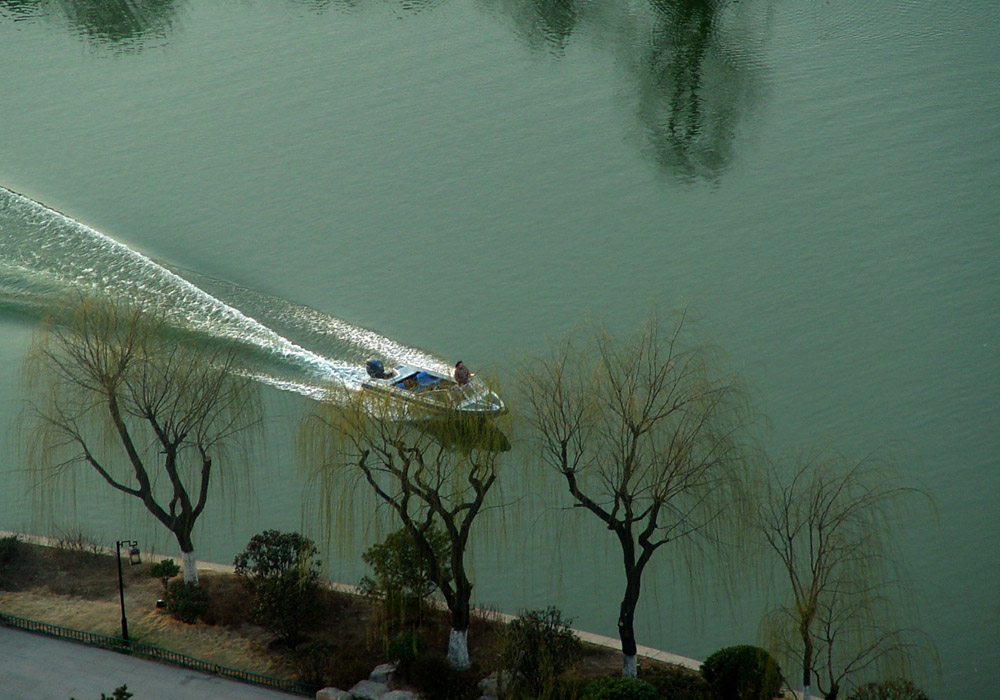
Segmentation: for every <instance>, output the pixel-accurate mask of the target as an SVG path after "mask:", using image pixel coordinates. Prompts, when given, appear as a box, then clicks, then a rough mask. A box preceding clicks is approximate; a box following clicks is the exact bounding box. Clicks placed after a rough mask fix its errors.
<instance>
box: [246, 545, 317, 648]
mask: <svg viewBox="0 0 1000 700" xmlns="http://www.w3.org/2000/svg"><path fill="white" fill-rule="evenodd" d="M317 554H318V550H317V549H316V546H315V545H314V544H313V542H312V540H310V539H309V538H308V537H303V536H302V535H300V534H299V533H297V532H291V533H282V532H278V531H277V530H266V531H265V532H262V533H260V534H258V535H254V536H253V537H252V538H251V539H250V542H249V543H248V544H247V546H246V549H245V550H243V552H242V553H241V554H239V555H237V557H236V559H235V561H234V564H235V566H236V573H237V575H239V576H240V577H241V578H242V579H243V581H244V582H245V583H246V585H247V587H248V588H249V589H250V592H251V593H253V596H254V604H253V614H254V617H255V619H256V620H257V621H258V622H259V623H260V624H262V625H264V627H266V628H267V629H268V630H269V631H270V632H272V633H274V634H275V635H277V636H278V637H279V638H280V639H281V640H282V641H284V642H286V643H287V644H289V645H291V646H294V645H295V644H296V643H297V642H298V641H300V640H301V638H302V632H303V631H304V630H306V629H308V628H309V627H311V626H313V625H314V624H315V621H316V607H317V606H318V605H319V560H317V559H316V555H317Z"/></svg>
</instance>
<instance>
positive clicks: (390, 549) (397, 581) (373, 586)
mask: <svg viewBox="0 0 1000 700" xmlns="http://www.w3.org/2000/svg"><path fill="white" fill-rule="evenodd" d="M426 537H427V540H428V541H429V542H430V545H431V548H432V549H433V550H434V552H435V555H436V557H437V560H438V561H439V562H442V563H445V562H447V561H448V560H449V558H450V556H451V543H450V540H449V539H448V535H447V534H446V533H444V532H442V531H440V530H437V529H434V528H431V529H430V530H428V531H427V535H426ZM361 559H362V560H363V561H364V562H365V563H366V564H368V566H370V567H372V573H373V575H374V578H373V577H370V576H365V577H364V578H362V579H361V581H360V583H359V587H360V588H361V590H362V592H363V593H364V594H365V595H367V596H368V597H369V598H372V599H373V600H379V601H381V602H382V603H383V604H384V605H385V607H386V609H387V611H389V612H390V613H392V614H398V615H399V616H400V617H405V616H406V614H407V613H408V612H409V611H410V610H414V611H416V613H417V615H418V616H420V615H422V613H423V601H424V599H425V598H427V597H428V596H430V595H431V594H432V593H434V591H435V590H437V587H438V582H437V581H435V580H434V579H433V577H432V576H431V574H430V567H429V566H428V565H427V560H426V559H425V558H424V556H423V555H422V554H421V553H420V550H419V549H418V548H417V544H416V542H414V540H413V536H412V535H411V534H410V532H409V531H408V530H407V529H406V528H401V529H399V530H396V531H395V532H391V533H389V535H388V536H387V537H386V538H385V540H384V541H383V542H381V543H380V544H374V545H372V546H371V547H369V548H368V549H366V550H365V551H364V553H363V554H362V555H361ZM442 577H443V578H444V579H445V580H448V579H450V578H451V570H450V568H448V567H447V566H445V567H444V571H442Z"/></svg>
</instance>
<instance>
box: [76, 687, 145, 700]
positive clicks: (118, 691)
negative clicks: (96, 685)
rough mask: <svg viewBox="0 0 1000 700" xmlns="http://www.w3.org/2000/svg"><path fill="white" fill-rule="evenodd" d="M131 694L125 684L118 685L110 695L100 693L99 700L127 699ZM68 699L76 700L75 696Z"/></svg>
mask: <svg viewBox="0 0 1000 700" xmlns="http://www.w3.org/2000/svg"><path fill="white" fill-rule="evenodd" d="M132 695H133V694H132V693H130V692H128V686H127V685H120V686H118V687H117V688H115V691H114V692H113V693H112V694H111V695H105V694H104V693H101V700H128V699H129V698H130V697H132ZM69 700H76V698H70V699H69Z"/></svg>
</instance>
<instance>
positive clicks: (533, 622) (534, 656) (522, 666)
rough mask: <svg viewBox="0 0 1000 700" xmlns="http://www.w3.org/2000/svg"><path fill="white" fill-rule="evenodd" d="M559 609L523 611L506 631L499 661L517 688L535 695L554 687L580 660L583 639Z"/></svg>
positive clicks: (501, 643) (502, 639) (501, 644)
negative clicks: (566, 671)
mask: <svg viewBox="0 0 1000 700" xmlns="http://www.w3.org/2000/svg"><path fill="white" fill-rule="evenodd" d="M571 623H572V620H564V619H563V617H562V613H561V612H560V611H559V609H558V608H554V607H551V606H550V607H547V608H545V609H544V610H529V611H526V612H522V613H521V614H520V615H519V616H518V617H517V618H515V619H514V620H511V622H510V623H509V624H508V625H507V626H506V627H505V628H504V630H503V634H502V636H501V641H500V661H501V665H502V666H503V668H504V669H505V670H507V671H509V672H510V674H511V676H512V678H513V679H514V685H515V687H517V688H518V689H519V690H523V691H526V692H528V693H530V694H532V695H533V696H536V697H538V696H542V695H543V694H545V693H546V692H548V691H550V690H551V689H553V688H554V687H555V681H556V678H557V677H558V676H559V675H560V674H561V673H562V672H563V671H565V670H566V669H568V668H569V667H570V665H572V664H573V663H575V662H576V660H577V659H579V658H580V654H581V647H580V640H579V639H577V636H576V634H575V633H574V632H573V630H571V629H570V628H569V626H570V624H571Z"/></svg>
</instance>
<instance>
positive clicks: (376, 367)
mask: <svg viewBox="0 0 1000 700" xmlns="http://www.w3.org/2000/svg"><path fill="white" fill-rule="evenodd" d="M365 369H366V370H367V371H368V376H369V377H371V378H372V379H388V378H389V377H392V376H393V375H395V374H396V371H395V370H389V371H388V372H386V371H385V367H384V366H383V365H382V360H377V359H375V358H374V357H373V358H371V359H369V360H368V361H367V362H366V363H365Z"/></svg>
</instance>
